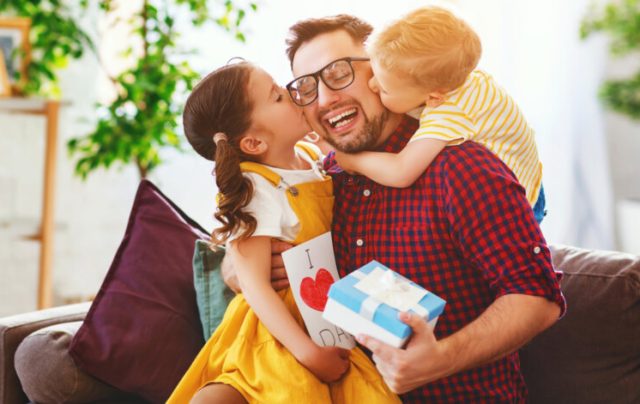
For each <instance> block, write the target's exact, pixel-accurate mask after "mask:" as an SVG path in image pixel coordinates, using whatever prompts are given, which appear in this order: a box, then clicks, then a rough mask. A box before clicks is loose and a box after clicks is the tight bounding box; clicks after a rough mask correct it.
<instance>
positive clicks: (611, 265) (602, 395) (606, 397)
mask: <svg viewBox="0 0 640 404" xmlns="http://www.w3.org/2000/svg"><path fill="white" fill-rule="evenodd" d="M552 257H553V263H554V265H555V267H556V268H557V269H559V270H561V271H563V272H564V276H563V278H562V281H561V286H562V292H563V293H564V296H565V298H566V300H567V312H566V314H565V316H564V317H563V318H561V319H560V320H559V321H558V322H557V323H556V324H554V325H553V326H552V327H550V328H549V329H548V330H546V331H545V332H543V333H542V334H540V335H539V336H537V337H536V338H535V339H534V340H532V341H531V342H530V343H529V344H528V345H526V346H525V347H524V348H523V349H522V350H521V362H522V371H523V374H524V377H525V380H526V382H527V386H528V388H529V396H530V401H531V402H532V403H604V402H611V403H613V402H615V403H638V402H640V388H638V386H640V257H637V256H633V255H630V254H624V253H616V252H604V251H593V250H583V249H579V248H575V247H566V246H555V247H553V248H552Z"/></svg>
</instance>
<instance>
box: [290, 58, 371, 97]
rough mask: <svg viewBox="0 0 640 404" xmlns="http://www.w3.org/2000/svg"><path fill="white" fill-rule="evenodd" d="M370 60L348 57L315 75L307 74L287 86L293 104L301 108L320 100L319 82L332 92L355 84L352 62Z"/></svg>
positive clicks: (329, 65)
mask: <svg viewBox="0 0 640 404" xmlns="http://www.w3.org/2000/svg"><path fill="white" fill-rule="evenodd" d="M368 60H369V58H363V57H346V58H342V59H338V60H334V61H333V62H331V63H329V64H328V65H326V66H325V67H323V68H322V69H320V70H318V71H317V72H315V73H311V74H305V75H304V76H300V77H298V78H296V79H294V80H293V81H292V82H290V83H289V84H287V91H289V95H290V96H291V99H292V100H293V102H295V103H296V104H298V105H299V106H301V107H304V106H305V105H309V104H311V103H312V102H314V101H315V100H316V99H317V98H318V83H319V81H318V80H322V82H323V83H324V84H325V85H326V86H327V87H329V88H330V89H332V90H342V89H343V88H346V87H348V86H350V85H351V83H353V79H354V76H355V75H354V72H353V66H351V62H366V61H368ZM318 78H319V79H318Z"/></svg>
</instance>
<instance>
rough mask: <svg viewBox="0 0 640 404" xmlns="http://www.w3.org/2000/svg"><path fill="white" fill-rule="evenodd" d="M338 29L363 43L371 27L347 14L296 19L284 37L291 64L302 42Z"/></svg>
mask: <svg viewBox="0 0 640 404" xmlns="http://www.w3.org/2000/svg"><path fill="white" fill-rule="evenodd" d="M338 30H344V31H345V32H346V33H347V34H349V36H351V38H353V40H354V41H355V42H357V43H364V41H365V40H366V39H367V38H368V37H369V34H371V31H372V30H373V27H372V26H371V25H369V24H368V23H367V22H365V21H363V20H361V19H359V18H357V17H354V16H351V15H347V14H338V15H334V16H330V17H323V18H309V19H306V20H302V21H298V22H297V23H295V24H294V25H293V26H291V28H289V36H288V37H287V39H286V44H287V56H288V57H289V63H290V64H291V65H293V57H294V56H295V54H296V52H297V51H298V49H299V48H300V46H302V44H304V43H305V42H308V41H310V40H312V39H313V38H315V37H316V36H318V35H320V34H326V33H328V32H333V31H338Z"/></svg>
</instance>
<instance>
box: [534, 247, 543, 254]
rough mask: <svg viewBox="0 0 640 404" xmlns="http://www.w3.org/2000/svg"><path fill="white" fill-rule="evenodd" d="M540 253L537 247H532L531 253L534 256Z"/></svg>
mask: <svg viewBox="0 0 640 404" xmlns="http://www.w3.org/2000/svg"><path fill="white" fill-rule="evenodd" d="M540 251H542V250H541V249H540V247H538V246H535V247H533V253H534V254H540Z"/></svg>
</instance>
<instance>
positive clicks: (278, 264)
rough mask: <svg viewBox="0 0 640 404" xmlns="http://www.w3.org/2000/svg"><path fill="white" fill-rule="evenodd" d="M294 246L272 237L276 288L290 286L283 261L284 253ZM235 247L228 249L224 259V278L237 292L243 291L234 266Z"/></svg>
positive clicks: (273, 271)
mask: <svg viewBox="0 0 640 404" xmlns="http://www.w3.org/2000/svg"><path fill="white" fill-rule="evenodd" d="M291 247H293V245H291V244H289V243H286V242H284V241H279V240H276V239H271V286H273V289H274V290H282V289H284V288H287V287H289V279H288V278H287V273H286V271H285V269H284V263H283V262H282V255H281V254H282V253H283V252H284V251H287V250H288V249H290V248H291ZM232 250H233V249H227V252H226V253H225V256H224V258H223V259H222V279H223V281H224V283H226V284H227V286H229V288H230V289H231V290H233V291H234V292H236V293H240V292H242V290H241V289H240V283H239V282H238V277H237V276H236V271H235V268H234V262H236V259H235V258H234V257H233V251H232Z"/></svg>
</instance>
